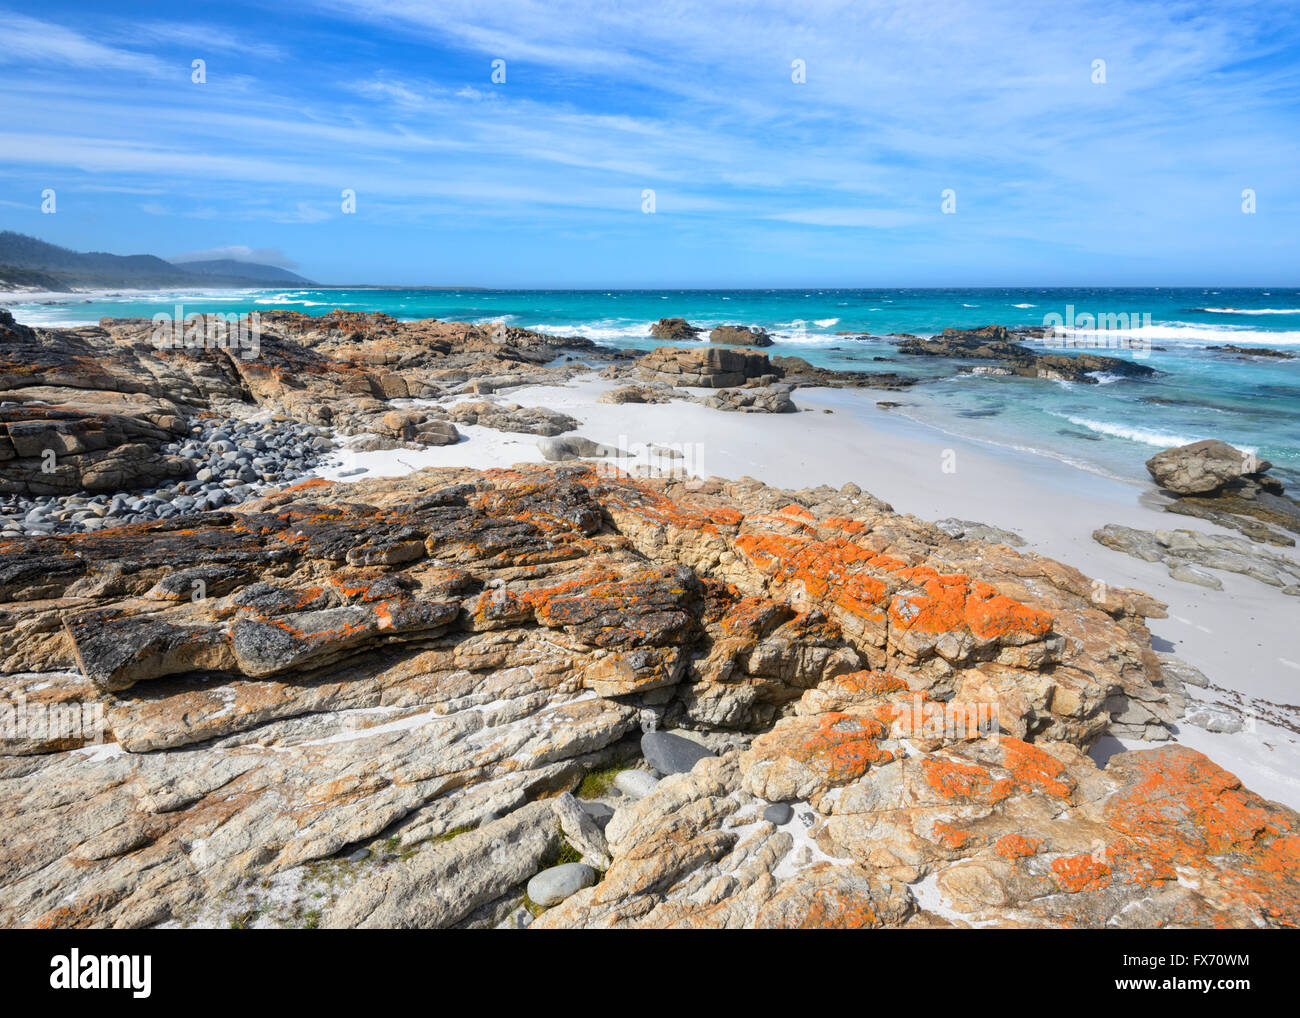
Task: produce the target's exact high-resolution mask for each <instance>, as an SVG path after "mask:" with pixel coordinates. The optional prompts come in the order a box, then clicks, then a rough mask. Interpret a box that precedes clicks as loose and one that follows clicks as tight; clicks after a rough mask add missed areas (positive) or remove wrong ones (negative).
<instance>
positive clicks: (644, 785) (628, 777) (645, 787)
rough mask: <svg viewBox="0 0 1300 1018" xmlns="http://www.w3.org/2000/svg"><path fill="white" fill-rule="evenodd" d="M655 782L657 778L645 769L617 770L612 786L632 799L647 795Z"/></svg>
mask: <svg viewBox="0 0 1300 1018" xmlns="http://www.w3.org/2000/svg"><path fill="white" fill-rule="evenodd" d="M657 784H659V779H658V778H656V777H655V776H654V775H653V774H649V773H647V772H646V771H619V772H618V773H617V774H615V775H614V787H615V788H617V789H618V790H619V791H620V792H622V793H623V794H624V795H630V796H631V797H632V798H633V799H640V798H642V797H643V796H646V795H649V794H650V793H651V792H652V791H654V787H655V785H657Z"/></svg>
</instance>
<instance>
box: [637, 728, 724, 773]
mask: <svg viewBox="0 0 1300 1018" xmlns="http://www.w3.org/2000/svg"><path fill="white" fill-rule="evenodd" d="M641 753H642V755H643V756H644V757H645V761H646V763H648V764H649V765H650V766H651V767H653V768H654V769H655V770H657V771H658V772H659V773H660V774H681V773H684V772H685V771H689V770H690V769H691V768H692V767H694V766H695V763H696V761H698V760H702V759H704V758H705V757H706V756H713V755H714V754H713V750H711V749H709V748H708V747H707V746H701V745H700V744H699V743H698V742H696V741H695V740H694V739H687V738H684V737H682V736H680V735H674V734H673V733H672V732H646V733H645V735H643V736H641Z"/></svg>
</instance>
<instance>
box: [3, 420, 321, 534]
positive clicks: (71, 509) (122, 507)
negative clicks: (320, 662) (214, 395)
mask: <svg viewBox="0 0 1300 1018" xmlns="http://www.w3.org/2000/svg"><path fill="white" fill-rule="evenodd" d="M334 446H335V443H334V442H333V440H332V439H331V438H330V432H329V429H328V428H319V427H313V426H312V425H309V424H299V423H296V422H293V421H289V420H287V419H285V418H276V419H271V418H262V419H258V418H250V419H246V420H236V419H233V418H231V419H219V418H209V419H206V420H202V421H199V422H197V423H195V424H194V425H193V426H192V427H191V428H190V435H189V437H188V438H181V439H177V440H176V441H174V442H170V443H168V444H167V445H164V446H161V447H160V449H159V451H160V452H163V453H166V454H168V455H172V456H181V457H183V458H185V459H188V460H190V461H191V462H192V463H193V464H194V477H193V479H192V480H182V481H172V482H170V483H168V484H165V485H160V486H159V487H156V488H151V489H149V490H147V491H141V492H138V493H129V492H118V493H116V494H112V495H108V494H99V495H91V494H89V493H87V492H80V493H78V494H75V495H43V496H38V497H36V498H30V497H27V496H24V495H6V496H0V537H10V538H11V537H17V536H20V535H29V536H33V535H40V534H70V533H78V532H81V531H87V530H100V529H102V528H104V527H112V526H118V525H120V524H123V523H138V522H142V521H145V520H165V519H168V518H170V517H173V516H184V515H187V514H189V513H195V512H204V511H206V510H209V509H219V508H221V507H222V506H227V505H237V504H239V503H240V502H244V501H247V500H248V499H250V498H252V497H253V496H254V495H256V494H257V492H258V491H259V490H260V489H263V488H266V487H270V486H275V485H282V484H292V483H294V482H296V481H299V480H302V479H304V478H306V477H308V476H310V474H311V470H312V468H313V467H314V466H315V465H316V464H317V463H319V462H320V460H321V459H323V458H324V457H325V456H326V454H327V453H329V451H330V450H332V449H333V448H334Z"/></svg>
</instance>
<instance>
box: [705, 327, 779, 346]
mask: <svg viewBox="0 0 1300 1018" xmlns="http://www.w3.org/2000/svg"><path fill="white" fill-rule="evenodd" d="M709 342H710V343H722V344H724V345H726V346H771V345H772V339H771V337H770V336H768V334H767V330H766V329H760V328H759V327H758V326H754V325H751V326H745V325H719V326H718V327H717V328H716V329H714V330H713V331H712V332H710V333H709Z"/></svg>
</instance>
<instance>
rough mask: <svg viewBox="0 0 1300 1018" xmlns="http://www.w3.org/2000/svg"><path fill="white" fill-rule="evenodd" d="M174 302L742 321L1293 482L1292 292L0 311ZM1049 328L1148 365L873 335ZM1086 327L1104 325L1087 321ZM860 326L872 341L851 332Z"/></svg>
mask: <svg viewBox="0 0 1300 1018" xmlns="http://www.w3.org/2000/svg"><path fill="white" fill-rule="evenodd" d="M178 304H179V305H181V306H182V307H183V309H184V313H186V314H188V313H190V312H196V311H197V312H215V311H222V312H227V313H230V312H239V313H246V312H251V311H259V310H266V309H268V308H272V307H277V308H288V309H292V310H297V311H303V312H306V313H307V314H324V313H325V312H327V311H329V310H331V309H333V308H346V309H349V310H354V311H383V312H386V313H388V314H391V315H393V316H395V317H397V318H401V319H408V320H410V319H417V318H440V319H444V320H463V321H470V322H496V321H502V322H505V323H507V324H510V325H517V326H522V327H525V328H530V329H538V330H541V331H545V332H551V333H555V334H559V335H579V336H585V337H587V338H588V339H591V340H593V341H595V342H597V343H600V344H604V345H608V346H611V347H622V348H629V347H630V348H636V349H644V350H648V349H651V348H653V347H655V346H660V345H663V344H662V343H661V342H660V341H658V340H655V339H653V338H652V337H651V336H650V326H651V324H652V323H653V322H654V321H655V320H657V319H659V318H666V317H681V318H685V319H687V321H689V322H690V323H691V324H693V325H697V326H701V327H703V328H706V329H708V328H711V327H712V326H715V325H721V324H738V325H758V326H762V327H763V328H765V329H767V330H768V332H769V333H770V335H771V336H772V338H773V340H775V344H776V345H775V346H772V347H769V348H767V352H768V353H769V354H773V355H795V356H799V357H803V358H805V359H806V360H808V361H809V362H811V363H813V364H816V365H820V366H824V367H834V368H841V369H849V370H867V371H871V370H887V371H896V372H899V373H903V374H908V375H914V376H918V377H921V378H925V379H927V380H929V381H928V383H927V384H925V385H920V386H917V387H915V388H912V389H910V390H906V391H901V392H890V393H885V392H880V391H877V390H870V389H868V390H861V393H860V396H861V398H862V399H870V400H878V399H888V400H893V401H896V402H899V403H902V404H904V405H903V406H901V407H899V408H897V410H896V411H895V412H897V413H899V414H902V415H904V416H908V417H911V418H912V419H913V420H916V421H919V422H921V423H924V424H927V425H930V426H933V427H935V428H939V429H941V430H942V431H944V432H947V433H949V434H953V435H959V436H962V437H965V438H969V439H974V440H977V441H980V442H982V443H986V444H988V445H989V446H991V447H996V448H1001V449H1004V450H1007V451H1008V452H1013V451H1014V452H1019V453H1029V454H1033V455H1042V456H1050V457H1052V458H1055V459H1059V460H1063V461H1066V462H1069V463H1072V464H1074V465H1076V466H1079V467H1081V468H1083V469H1087V470H1092V471H1095V472H1099V473H1104V474H1107V475H1110V476H1115V477H1120V478H1127V479H1132V480H1141V479H1144V478H1145V477H1146V472H1145V470H1144V468H1143V462H1144V461H1145V460H1146V459H1147V458H1148V457H1150V456H1151V455H1152V454H1153V453H1155V452H1156V451H1158V450H1159V449H1163V448H1167V447H1169V446H1174V445H1181V444H1185V443H1187V442H1194V441H1197V440H1199V439H1203V438H1218V439H1222V440H1223V441H1226V442H1230V443H1231V444H1233V445H1235V446H1238V447H1239V448H1242V449H1246V450H1249V451H1251V452H1253V453H1254V454H1255V455H1257V456H1259V457H1260V458H1262V459H1267V460H1270V461H1271V462H1272V463H1273V464H1274V473H1275V474H1277V475H1278V476H1279V478H1280V479H1282V480H1283V482H1284V483H1287V484H1288V486H1289V487H1296V486H1300V289H1280V288H1271V289H1239V288H1237V289H1234V288H1215V287H1191V288H1176V289H1170V288H1151V289H1112V288H1046V289H1044V288H1028V289H1015V288H1010V289H1004V288H998V289H863V290H834V289H828V290H815V289H789V290H490V289H486V290H427V289H400V288H391V289H335V288H322V289H314V288H307V289H259V290H199V291H194V292H192V293H186V292H164V291H159V292H144V291H122V292H99V293H93V294H76V295H67V296H64V295H52V294H43V295H18V294H14V295H9V296H8V298H7V299H5V298H3V297H0V306H6V307H8V308H9V309H10V310H11V311H12V312H13V314H14V316H15V318H17V319H18V320H19V321H21V322H25V323H27V324H31V325H44V326H51V325H77V324H87V323H93V322H96V321H98V319H99V318H101V317H104V316H112V317H149V316H151V315H153V314H155V313H157V312H160V311H165V312H168V313H175V307H176V305H178ZM1089 315H1091V316H1093V319H1092V320H1091V321H1089V319H1088V318H1087V317H1086V316H1089ZM1052 316H1055V317H1052ZM1057 321H1064V322H1065V323H1066V324H1067V325H1069V324H1071V323H1073V324H1075V325H1076V326H1079V327H1080V328H1081V329H1082V330H1084V331H1083V332H1081V333H1080V336H1081V338H1083V339H1084V340H1085V341H1086V342H1087V343H1088V344H1089V348H1091V349H1094V350H1095V352H1098V353H1103V354H1107V355H1110V356H1120V357H1129V358H1136V359H1141V360H1142V362H1143V363H1146V364H1149V365H1150V366H1151V367H1153V368H1155V369H1156V371H1157V372H1158V373H1157V374H1156V375H1155V376H1154V377H1152V378H1149V379H1126V378H1118V377H1107V376H1101V377H1099V379H1098V381H1099V384H1097V385H1088V384H1082V383H1069V382H1052V381H1044V380H1039V379H1026V378H1009V377H999V376H989V375H969V374H967V375H958V376H955V377H953V376H952V374H951V372H952V370H953V365H952V363H951V362H949V361H946V360H935V359H931V358H917V357H909V356H900V355H898V354H897V352H896V350H895V347H894V344H893V342H891V341H890V340H889V339H887V338H885V337H886V336H887V334H889V333H912V334H915V335H921V336H925V335H931V334H934V333H937V332H939V331H941V330H942V329H944V328H946V327H949V326H956V327H962V328H969V327H976V326H981V325H988V324H1000V325H1006V326H1018V325H1043V324H1052V323H1055V322H1057ZM1092 322H1099V323H1104V325H1105V327H1104V328H1102V327H1101V326H1100V325H1099V326H1098V327H1097V328H1095V329H1094V328H1091V326H1092ZM845 333H847V334H848V335H845ZM864 333H866V334H870V336H872V337H873V338H870V339H857V338H854V337H855V336H858V335H861V334H864ZM1223 344H1235V345H1238V346H1243V347H1269V348H1273V349H1278V350H1283V351H1286V352H1289V353H1293V354H1295V355H1296V357H1295V359H1290V360H1286V359H1279V358H1267V357H1253V358H1242V357H1240V356H1236V355H1233V354H1229V353H1225V352H1216V351H1214V350H1211V349H1210V347H1212V346H1216V345H1223ZM682 345H686V344H682Z"/></svg>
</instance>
